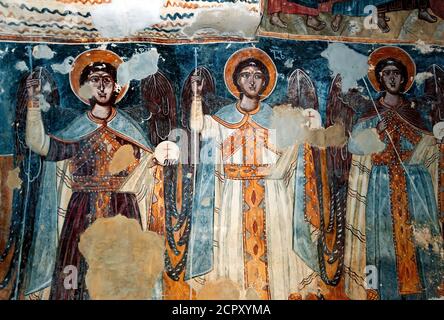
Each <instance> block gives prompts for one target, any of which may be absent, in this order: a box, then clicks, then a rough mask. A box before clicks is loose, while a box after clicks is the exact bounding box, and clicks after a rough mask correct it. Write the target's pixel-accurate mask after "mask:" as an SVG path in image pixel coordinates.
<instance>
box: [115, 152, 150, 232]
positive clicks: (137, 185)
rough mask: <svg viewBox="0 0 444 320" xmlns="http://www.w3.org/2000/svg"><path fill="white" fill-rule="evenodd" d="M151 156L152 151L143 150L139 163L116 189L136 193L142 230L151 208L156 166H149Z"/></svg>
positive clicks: (121, 191)
mask: <svg viewBox="0 0 444 320" xmlns="http://www.w3.org/2000/svg"><path fill="white" fill-rule="evenodd" d="M153 157H154V154H153V152H150V151H145V150H143V151H142V153H141V158H140V162H139V165H138V166H137V167H136V168H135V169H134V170H133V171H132V172H131V174H130V175H129V176H128V177H127V179H126V180H125V182H124V183H123V184H122V186H121V187H120V188H119V191H118V192H120V193H133V194H135V195H136V197H137V204H138V206H139V212H140V217H141V220H142V228H143V230H145V229H146V228H147V226H148V216H149V211H150V210H151V203H152V194H153V190H154V184H155V177H154V175H155V172H156V166H151V164H152V159H153Z"/></svg>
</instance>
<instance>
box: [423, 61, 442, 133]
mask: <svg viewBox="0 0 444 320" xmlns="http://www.w3.org/2000/svg"><path fill="white" fill-rule="evenodd" d="M427 72H429V73H431V74H432V77H430V78H428V79H426V81H425V83H424V93H425V96H426V97H430V98H431V99H433V101H434V103H433V108H432V110H431V111H432V112H431V116H432V121H433V124H435V123H438V122H440V121H443V120H444V68H443V67H441V66H439V65H436V64H434V65H432V66H430V67H429V68H428V69H427Z"/></svg>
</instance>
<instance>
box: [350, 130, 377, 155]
mask: <svg viewBox="0 0 444 320" xmlns="http://www.w3.org/2000/svg"><path fill="white" fill-rule="evenodd" d="M351 139H352V140H353V143H354V144H356V145H358V146H359V149H360V150H361V151H362V153H364V154H373V153H379V152H382V151H383V150H384V149H385V144H384V142H382V141H381V140H380V139H379V135H378V132H377V131H376V129H374V128H372V129H364V130H361V131H359V132H358V133H356V134H355V135H354V136H352V138H351Z"/></svg>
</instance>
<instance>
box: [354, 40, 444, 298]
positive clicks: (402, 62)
mask: <svg viewBox="0 0 444 320" xmlns="http://www.w3.org/2000/svg"><path fill="white" fill-rule="evenodd" d="M415 75H416V67H415V63H414V61H413V60H412V58H411V57H410V56H409V55H408V54H407V53H406V52H405V51H403V50H402V49H399V48H397V47H382V48H379V49H377V50H375V51H374V52H373V53H372V54H371V55H370V57H369V71H368V76H369V79H370V81H371V83H372V85H373V87H374V88H375V90H377V91H378V92H381V93H382V94H381V96H380V97H379V98H378V100H377V101H376V102H375V104H374V105H373V106H372V108H370V109H368V111H367V112H364V113H363V114H362V115H361V117H360V119H359V121H358V122H357V124H356V125H355V126H354V129H353V132H352V138H351V140H350V142H349V151H350V152H351V153H352V154H353V160H352V163H353V164H352V167H351V171H350V179H349V198H348V202H347V222H346V228H347V232H346V250H345V252H346V253H345V268H346V274H345V285H346V293H347V294H348V295H349V296H350V297H351V298H352V299H366V297H367V295H368V297H369V298H376V297H380V298H381V299H418V298H419V299H426V298H432V297H437V296H438V293H437V288H438V286H439V285H440V283H441V281H442V277H443V260H442V250H443V247H442V245H443V243H442V237H441V230H440V224H439V219H438V210H437V201H436V199H437V197H436V190H437V188H436V183H437V181H438V179H437V173H438V159H439V151H438V146H437V141H436V138H435V137H434V136H433V135H432V134H431V133H430V131H431V123H430V118H429V117H427V112H428V108H427V106H425V105H418V104H415V103H413V102H412V101H409V100H408V99H407V98H406V97H405V96H404V93H406V92H407V91H408V90H409V89H410V87H411V86H412V84H413V81H414V78H415ZM359 141H361V143H360V142H359ZM362 141H365V143H362ZM426 239H427V240H426ZM367 266H374V267H375V268H376V269H375V270H373V271H372V273H373V276H375V273H376V274H377V279H375V278H373V281H370V282H367V284H366V283H365V279H366V274H365V273H366V271H365V269H366V267H367ZM366 289H367V290H366Z"/></svg>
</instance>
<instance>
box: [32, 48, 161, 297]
mask: <svg viewBox="0 0 444 320" xmlns="http://www.w3.org/2000/svg"><path fill="white" fill-rule="evenodd" d="M121 63H122V60H121V58H120V57H119V56H117V55H116V54H115V53H113V52H111V51H107V50H89V51H86V52H84V53H82V54H81V55H79V56H78V57H77V58H76V60H75V61H74V63H73V68H72V71H71V73H70V83H71V88H72V89H73V91H74V93H75V94H76V96H77V97H78V98H79V99H80V100H81V101H82V102H84V103H86V104H89V105H90V106H91V110H90V111H88V112H87V113H85V114H83V115H81V116H80V117H78V118H77V119H75V120H74V121H73V122H72V123H71V124H70V125H69V126H68V127H67V128H65V129H64V130H62V131H61V132H60V133H59V134H57V135H55V136H49V135H47V134H46V133H45V130H44V127H43V123H42V118H41V110H40V104H39V101H38V100H37V101H36V98H37V97H38V94H39V93H40V91H41V88H40V83H39V82H38V81H36V80H33V79H30V80H29V83H28V86H29V96H30V97H32V99H31V100H30V101H29V107H28V114H27V125H26V141H27V144H28V146H29V147H30V148H31V150H33V151H34V152H36V153H37V154H39V155H41V156H42V157H43V158H44V160H45V161H44V167H43V171H42V172H43V178H42V185H41V194H40V197H39V202H38V205H37V210H36V219H35V228H34V230H35V231H34V242H33V246H32V248H31V261H30V263H29V265H28V273H27V277H28V283H27V290H26V294H32V293H35V292H38V291H41V290H42V289H45V288H47V287H49V286H50V287H51V292H50V298H51V299H88V298H89V295H88V290H87V288H86V284H85V276H86V271H87V264H86V262H85V259H84V258H83V257H82V255H81V253H80V252H79V249H78V243H79V239H80V235H81V234H82V233H83V232H84V231H85V229H86V228H88V227H89V226H90V225H91V224H92V223H93V222H94V221H95V220H96V219H98V218H103V217H112V216H114V215H117V214H122V215H124V216H126V217H128V218H132V219H136V220H137V221H139V222H140V224H141V227H142V228H143V229H144V230H145V229H146V228H147V223H148V222H147V215H148V213H149V211H150V209H151V208H150V206H151V204H152V201H151V200H152V199H151V198H150V197H151V194H152V190H153V188H154V185H155V181H154V177H153V174H154V172H155V167H156V165H155V163H156V162H155V159H154V155H153V149H152V147H151V145H150V143H149V141H148V140H147V139H146V137H145V135H144V133H143V131H142V130H141V129H140V128H139V126H138V125H137V123H135V121H134V120H132V118H131V117H129V116H128V115H127V114H126V113H124V112H122V111H120V110H118V108H117V107H116V103H118V102H119V101H120V100H121V99H122V98H123V96H124V95H125V93H126V92H127V89H128V85H125V86H123V88H122V87H120V86H119V85H117V83H116V82H117V81H116V79H117V69H118V67H119V65H120V64H121ZM118 154H120V158H122V155H124V156H123V158H124V159H125V160H123V161H117V159H116V158H119V156H118ZM157 183H162V182H161V181H157ZM136 194H137V197H136ZM67 266H74V267H75V268H76V271H77V277H78V278H77V279H78V283H77V284H75V285H77V288H74V289H73V288H70V287H68V288H66V287H65V286H64V278H65V276H66V273H64V271H65V268H66V267H67Z"/></svg>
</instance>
